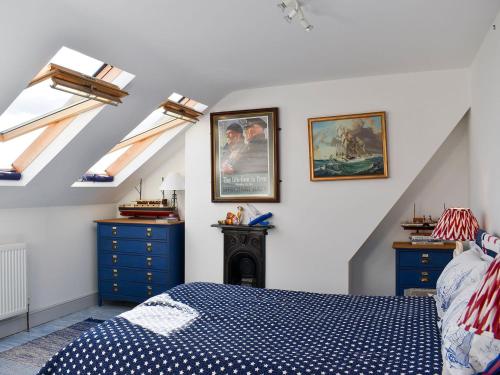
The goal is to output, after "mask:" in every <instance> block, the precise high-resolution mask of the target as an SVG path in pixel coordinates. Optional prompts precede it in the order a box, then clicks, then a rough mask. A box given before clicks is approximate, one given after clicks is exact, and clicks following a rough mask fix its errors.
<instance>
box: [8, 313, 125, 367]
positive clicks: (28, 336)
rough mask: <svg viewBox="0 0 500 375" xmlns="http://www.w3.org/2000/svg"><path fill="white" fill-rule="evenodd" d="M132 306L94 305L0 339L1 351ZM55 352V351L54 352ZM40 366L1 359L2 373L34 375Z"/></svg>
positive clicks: (108, 315) (106, 316)
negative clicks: (28, 330) (35, 366)
mask: <svg viewBox="0 0 500 375" xmlns="http://www.w3.org/2000/svg"><path fill="white" fill-rule="evenodd" d="M131 307H132V306H122V305H104V306H101V307H99V306H94V307H91V308H89V309H86V310H82V311H79V312H77V313H74V314H71V315H67V316H65V317H62V318H60V319H57V320H54V321H52V322H48V323H45V324H42V325H39V326H37V327H33V328H32V329H31V330H30V332H20V333H18V334H15V335H12V336H9V337H5V338H3V339H0V352H3V351H4V350H8V349H11V348H13V347H15V346H18V345H22V344H24V343H26V342H28V341H31V340H34V339H36V338H38V337H42V336H45V335H48V334H49V333H52V332H55V331H58V330H60V329H63V328H66V327H69V326H70V325H72V324H75V323H78V322H81V321H82V320H85V319H87V318H94V319H102V320H106V319H110V318H112V317H114V316H116V315H119V314H121V313H122V312H125V311H127V310H130V309H131ZM54 354H55V353H54ZM38 370H39V369H38V368H33V367H31V366H26V365H19V364H18V363H15V362H12V361H8V360H4V359H0V375H34V374H36V373H37V372H38Z"/></svg>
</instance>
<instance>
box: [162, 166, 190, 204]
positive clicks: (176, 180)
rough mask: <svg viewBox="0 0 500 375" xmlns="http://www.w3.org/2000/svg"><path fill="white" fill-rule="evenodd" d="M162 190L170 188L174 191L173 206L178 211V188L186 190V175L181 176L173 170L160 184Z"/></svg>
mask: <svg viewBox="0 0 500 375" xmlns="http://www.w3.org/2000/svg"><path fill="white" fill-rule="evenodd" d="M160 190H161V191H165V190H170V191H173V194H172V207H173V209H174V211H177V194H176V193H175V192H176V190H184V176H181V175H180V174H179V173H177V172H172V173H169V174H168V175H167V177H165V179H164V180H163V181H162V183H161V185H160Z"/></svg>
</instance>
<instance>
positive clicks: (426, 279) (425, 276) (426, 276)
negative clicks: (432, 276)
mask: <svg viewBox="0 0 500 375" xmlns="http://www.w3.org/2000/svg"><path fill="white" fill-rule="evenodd" d="M420 276H421V277H420V282H422V283H428V282H429V272H420Z"/></svg>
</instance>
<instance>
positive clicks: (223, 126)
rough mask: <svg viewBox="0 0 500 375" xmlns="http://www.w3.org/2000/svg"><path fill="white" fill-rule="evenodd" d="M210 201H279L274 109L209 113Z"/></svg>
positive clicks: (276, 121)
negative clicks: (210, 155)
mask: <svg viewBox="0 0 500 375" xmlns="http://www.w3.org/2000/svg"><path fill="white" fill-rule="evenodd" d="M210 127H211V147H212V202H279V199H280V196H279V156H278V131H279V126H278V108H263V109H250V110H242V111H230V112H217V113H211V114H210Z"/></svg>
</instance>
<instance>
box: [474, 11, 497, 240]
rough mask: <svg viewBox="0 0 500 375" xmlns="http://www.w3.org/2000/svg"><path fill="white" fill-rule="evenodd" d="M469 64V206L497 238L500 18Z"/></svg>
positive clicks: (481, 222)
mask: <svg viewBox="0 0 500 375" xmlns="http://www.w3.org/2000/svg"><path fill="white" fill-rule="evenodd" d="M496 24H497V30H493V29H491V30H490V32H489V33H488V35H487V36H486V39H485V40H484V43H483V45H482V47H481V49H480V51H479V53H478V55H477V57H476V59H475V61H474V63H473V65H472V68H471V86H472V90H471V92H472V109H471V123H470V156H471V157H470V163H471V164H470V165H471V180H470V192H471V206H472V210H473V212H474V214H475V215H476V216H477V218H478V220H479V222H480V225H482V226H483V227H484V228H486V229H487V230H488V231H490V232H494V233H496V234H497V235H500V194H499V187H500V164H499V163H500V147H499V143H500V15H498V16H497V18H496Z"/></svg>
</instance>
